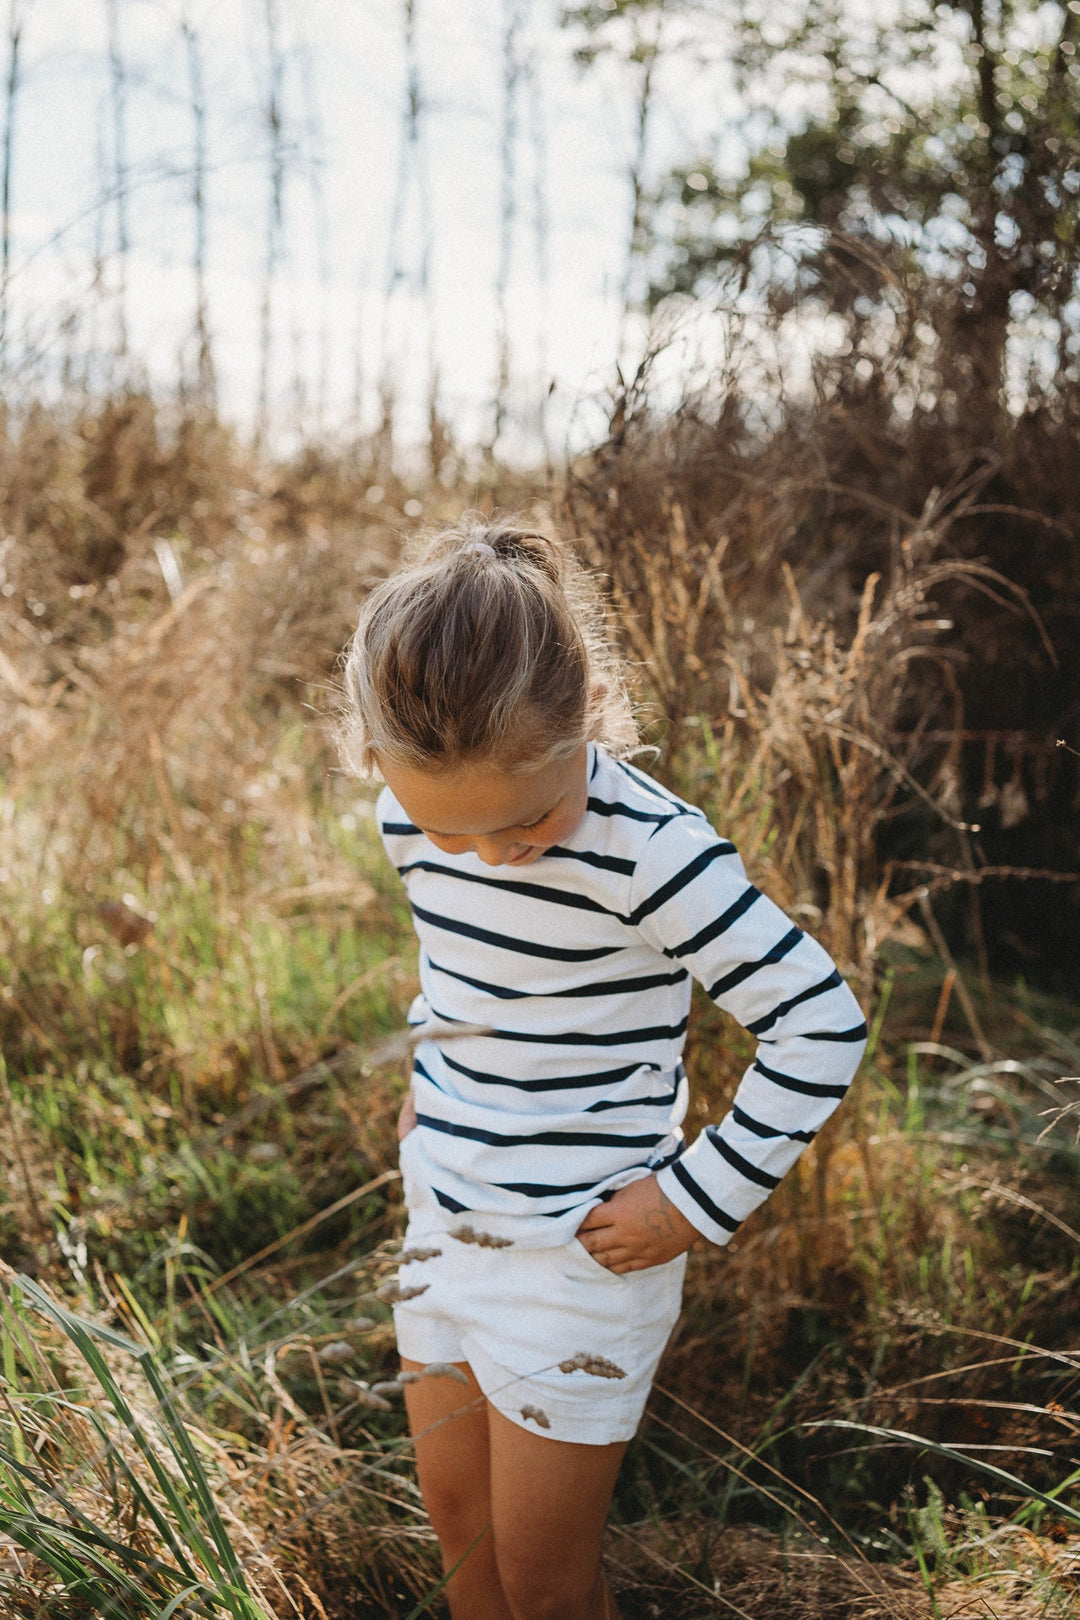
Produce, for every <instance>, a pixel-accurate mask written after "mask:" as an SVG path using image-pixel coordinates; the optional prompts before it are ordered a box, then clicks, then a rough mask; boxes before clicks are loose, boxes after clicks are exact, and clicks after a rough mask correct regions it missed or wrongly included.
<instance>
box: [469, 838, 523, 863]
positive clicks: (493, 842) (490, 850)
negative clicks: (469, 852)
mask: <svg viewBox="0 0 1080 1620" xmlns="http://www.w3.org/2000/svg"><path fill="white" fill-rule="evenodd" d="M473 848H474V850H475V851H476V853H477V855H478V856H479V857H480V859H481V860H482V861H483V862H484V865H485V866H501V865H502V864H503V862H504V861H505V860H507V859H508V857H509V856H511V855H513V854H514V853H515V852H516V850H517V848H518V845H517V842H516V841H515V840H514V839H513V838H503V837H501V836H498V835H493V836H490V837H488V836H485V837H483V838H477V839H476V840H475V842H474V844H473Z"/></svg>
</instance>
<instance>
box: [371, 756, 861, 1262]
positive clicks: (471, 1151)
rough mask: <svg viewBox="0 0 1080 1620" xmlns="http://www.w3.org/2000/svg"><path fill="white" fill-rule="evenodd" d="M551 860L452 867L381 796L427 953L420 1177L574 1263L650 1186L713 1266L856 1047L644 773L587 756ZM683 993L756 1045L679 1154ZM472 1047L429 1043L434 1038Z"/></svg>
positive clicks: (465, 1212) (857, 1019)
mask: <svg viewBox="0 0 1080 1620" xmlns="http://www.w3.org/2000/svg"><path fill="white" fill-rule="evenodd" d="M588 771H589V798H588V808H587V810H586V813H585V816H584V817H583V819H582V821H581V822H580V824H579V825H578V827H577V828H576V830H575V831H574V833H573V835H572V836H571V837H570V838H569V839H568V840H567V842H566V843H565V845H561V846H556V847H555V848H553V849H550V850H548V851H547V852H546V853H545V854H544V855H542V856H541V857H540V859H539V860H537V861H535V862H534V863H532V864H531V865H528V866H524V867H517V868H515V867H510V866H488V865H485V864H484V862H483V861H481V860H480V859H479V857H478V856H476V855H472V854H468V855H446V854H443V853H442V852H441V851H440V850H438V849H436V847H435V846H434V844H432V843H431V842H430V841H429V839H428V838H427V837H425V835H424V834H423V833H421V832H419V831H418V830H417V828H416V827H414V826H413V825H412V824H411V823H410V822H409V821H408V818H407V817H406V815H405V813H404V811H403V810H402V809H401V806H400V805H399V804H398V803H397V801H396V800H395V799H394V797H393V795H392V794H391V793H390V790H389V789H388V788H385V789H384V790H383V792H382V793H381V794H380V796H379V801H378V807H377V814H378V821H379V829H380V832H381V834H382V838H383V841H384V843H385V846H386V849H387V853H388V854H389V856H390V859H391V861H392V862H393V863H394V865H395V866H396V867H397V869H398V871H399V872H400V874H401V876H402V878H403V880H404V883H405V888H406V892H407V894H408V898H409V903H410V906H411V908H412V915H413V921H414V924H415V927H416V932H417V935H418V937H419V941H420V983H421V987H422V988H421V993H420V995H419V996H418V997H417V999H416V1001H415V1002H414V1004H413V1007H412V1009H411V1011H410V1022H411V1023H412V1024H413V1025H424V1024H429V1023H430V1024H432V1025H433V1036H434V1038H433V1039H431V1040H427V1041H424V1042H422V1043H421V1044H420V1045H419V1046H418V1047H417V1049H416V1055H415V1060H414V1072H413V1094H414V1098H415V1103H416V1111H417V1117H418V1121H419V1123H418V1126H417V1131H416V1141H415V1142H414V1143H413V1145H412V1150H411V1157H410V1163H411V1166H412V1167H413V1169H414V1170H415V1172H416V1173H417V1174H419V1175H421V1176H422V1177H423V1179H424V1181H425V1183H426V1185H427V1186H428V1187H429V1188H430V1189H431V1191H432V1193H433V1194H434V1197H435V1199H436V1200H437V1202H438V1203H439V1205H440V1206H441V1208H442V1209H444V1210H445V1211H446V1212H447V1214H448V1216H449V1217H450V1221H449V1224H450V1225H451V1227H452V1226H453V1224H454V1220H455V1218H457V1219H458V1220H459V1221H460V1223H469V1224H474V1225H475V1224H476V1222H475V1221H474V1220H473V1219H472V1218H473V1217H477V1216H478V1217H482V1220H481V1222H480V1224H481V1225H482V1227H483V1229H484V1230H485V1231H488V1232H491V1233H492V1234H494V1235H498V1236H505V1237H509V1238H512V1239H513V1240H514V1242H516V1243H519V1244H521V1245H523V1246H524V1247H533V1248H539V1247H547V1246H549V1245H554V1244H559V1243H565V1242H568V1241H569V1239H570V1238H571V1237H572V1236H573V1234H574V1232H575V1231H576V1230H577V1228H578V1226H579V1225H580V1223H581V1221H582V1220H583V1219H584V1217H585V1215H586V1213H587V1212H588V1210H589V1209H591V1208H592V1207H593V1206H594V1205H596V1204H597V1203H599V1202H600V1201H601V1199H602V1197H603V1195H604V1194H605V1193H608V1192H610V1191H613V1190H614V1189H616V1188H618V1187H621V1186H625V1185H626V1184H627V1183H628V1182H631V1181H634V1180H636V1179H638V1178H639V1177H641V1176H645V1175H648V1174H649V1173H650V1172H651V1171H652V1170H654V1169H658V1170H659V1181H660V1185H661V1186H662V1188H663V1190H664V1192H665V1193H666V1194H667V1196H668V1197H669V1198H670V1199H671V1201H672V1203H673V1204H675V1205H676V1206H677V1208H678V1209H680V1210H681V1211H682V1213H683V1214H684V1215H685V1216H686V1217H687V1219H688V1220H689V1221H691V1222H692V1223H693V1225H694V1226H695V1227H697V1229H698V1230H699V1231H700V1232H702V1233H703V1234H704V1235H705V1237H707V1238H709V1239H710V1240H711V1241H712V1242H714V1243H726V1242H727V1241H728V1240H729V1239H730V1237H731V1235H732V1233H733V1232H734V1231H735V1230H736V1229H737V1227H738V1226H739V1224H740V1222H742V1221H743V1220H745V1219H746V1217H747V1216H748V1215H749V1214H750V1213H751V1212H752V1211H753V1210H754V1209H756V1208H757V1206H758V1205H759V1204H760V1203H762V1202H763V1200H764V1199H765V1198H766V1197H767V1196H768V1194H769V1192H770V1190H771V1189H772V1188H773V1187H774V1186H775V1185H776V1183H777V1181H778V1180H779V1179H780V1177H781V1176H782V1175H784V1173H785V1172H786V1171H787V1170H789V1169H790V1167H791V1166H792V1164H794V1162H795V1160H796V1159H797V1158H798V1157H799V1154H800V1153H801V1152H802V1151H803V1149H804V1147H805V1146H806V1144H807V1143H808V1142H809V1141H811V1140H812V1138H813V1136H814V1135H815V1133H816V1132H817V1131H818V1130H820V1128H821V1126H822V1125H823V1124H824V1122H825V1120H826V1119H827V1118H828V1116H829V1115H830V1114H831V1113H832V1112H833V1110H834V1108H835V1107H836V1106H837V1104H838V1102H839V1101H840V1099H841V1098H842V1097H843V1095H844V1092H845V1091H846V1089H847V1087H848V1085H849V1083H850V1081H851V1079H852V1077H853V1076H854V1073H855V1070H856V1068H857V1067H858V1062H859V1058H860V1057H861V1055H862V1051H863V1047H864V1045H865V1039H866V1025H865V1022H864V1020H863V1015H862V1012H861V1011H860V1009H859V1006H858V1003H857V1002H856V1001H855V998H854V996H853V995H852V994H851V991H850V990H849V989H848V988H847V986H846V985H845V984H844V983H843V981H842V980H841V978H840V975H839V973H838V972H837V970H836V968H835V966H834V965H833V963H832V961H831V959H830V958H829V956H828V955H827V953H826V952H825V951H824V950H823V949H822V948H821V946H820V945H818V944H817V942H816V941H815V940H813V939H811V938H810V937H809V935H807V934H805V933H803V932H802V930H801V929H799V928H797V927H795V926H794V925H793V924H792V922H791V920H790V919H789V918H788V917H786V916H785V915H784V913H783V912H782V911H780V910H779V909H778V907H776V906H775V905H774V904H773V903H772V901H770V900H769V899H767V898H766V897H765V896H764V895H763V894H761V893H760V891H759V890H758V889H756V888H755V887H754V886H753V885H752V884H751V883H749V882H748V880H747V877H746V874H745V871H744V869H743V865H742V862H741V860H740V859H739V856H738V853H737V852H736V850H735V848H734V846H733V845H732V844H730V843H729V842H728V841H727V840H726V839H724V838H722V837H721V836H720V835H719V834H718V833H716V832H715V831H714V830H713V828H712V827H711V826H710V825H709V822H708V821H707V819H706V818H705V816H704V815H703V814H702V812H701V811H700V810H697V809H695V808H694V807H693V806H692V805H689V804H686V803H685V802H684V801H683V800H681V799H679V798H677V797H676V796H675V795H674V794H673V793H670V792H668V790H667V789H666V788H664V787H661V786H660V784H659V783H657V782H654V781H653V780H652V779H651V778H650V777H649V776H647V775H645V773H644V772H642V771H640V770H637V769H636V768H635V767H634V766H632V765H628V764H626V763H624V762H621V761H618V760H615V759H612V758H611V757H610V756H609V755H607V754H606V753H604V752H603V751H602V750H601V749H598V748H594V747H592V746H590V748H589V752H588ZM691 975H692V976H693V977H694V978H696V979H697V980H698V981H699V982H700V983H701V984H702V985H703V986H704V987H705V990H706V991H707V993H708V994H709V995H710V996H711V997H712V999H713V1000H714V1001H715V1002H716V1004H717V1005H718V1006H719V1007H721V1008H722V1009H723V1010H724V1011H725V1012H728V1013H730V1014H731V1016H732V1017H734V1018H736V1019H737V1020H738V1021H739V1022H740V1023H741V1024H743V1025H744V1026H745V1027H746V1028H747V1029H748V1030H750V1031H751V1033H753V1034H754V1035H755V1036H756V1037H757V1041H758V1046H757V1051H756V1054H755V1059H754V1062H753V1063H752V1064H751V1065H750V1067H749V1068H748V1069H747V1070H746V1073H745V1074H744V1076H743V1078H742V1080H741V1081H740V1084H739V1086H738V1089H737V1091H736V1093H735V1097H734V1099H733V1102H732V1106H731V1109H730V1111H729V1112H728V1113H727V1114H726V1115H725V1117H724V1118H723V1120H722V1121H721V1122H720V1123H719V1124H714V1125H709V1126H708V1127H707V1128H706V1129H705V1130H703V1131H702V1132H701V1134H700V1135H699V1136H698V1138H697V1140H696V1141H695V1142H694V1143H693V1144H692V1145H691V1146H689V1147H687V1146H686V1143H685V1140H684V1138H683V1133H682V1130H681V1125H682V1121H683V1119H684V1117H685V1115H686V1109H687V1100H688V1099H687V1083H686V1077H685V1074H684V1073H683V1068H682V1062H681V1058H682V1049H683V1042H684V1038H685V1033H686V1025H687V1018H688V1015H689V1010H690V988H691ZM456 1023H462V1024H469V1025H475V1026H481V1027H482V1030H483V1032H482V1033H474V1034H467V1035H461V1036H455V1037H454V1038H453V1039H440V1038H439V1033H438V1032H439V1026H446V1025H453V1024H456Z"/></svg>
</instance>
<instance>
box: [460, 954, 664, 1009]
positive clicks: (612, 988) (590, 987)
mask: <svg viewBox="0 0 1080 1620" xmlns="http://www.w3.org/2000/svg"><path fill="white" fill-rule="evenodd" d="M428 965H429V967H432V968H434V969H435V971H436V973H444V974H445V975H446V977H447V978H448V979H456V980H457V981H458V982H459V983H460V984H471V985H472V987H473V989H474V990H484V991H486V993H487V994H488V995H489V996H497V997H498V998H499V1000H500V1001H525V1000H528V999H533V998H539V999H541V1000H547V999H548V998H549V997H550V998H551V999H552V1000H554V1001H566V1000H571V999H573V998H575V997H578V998H580V997H582V996H588V997H592V996H618V995H623V994H624V993H631V992H633V993H638V992H640V991H642V990H655V989H656V988H657V986H658V985H666V984H679V983H680V982H681V980H683V979H685V978H687V976H688V975H687V972H686V969H685V968H676V969H674V971H673V972H671V973H650V974H647V975H645V976H643V977H641V978H636V979H600V980H599V981H598V982H597V983H596V984H575V985H573V986H572V987H571V989H569V990H512V989H510V988H509V987H508V986H506V985H501V984H490V983H489V982H488V980H487V979H474V978H472V977H471V976H470V975H469V974H468V973H455V972H454V969H453V968H448V967H443V965H442V963H441V962H436V961H435V960H434V959H433V958H432V957H430V956H429V957H428Z"/></svg>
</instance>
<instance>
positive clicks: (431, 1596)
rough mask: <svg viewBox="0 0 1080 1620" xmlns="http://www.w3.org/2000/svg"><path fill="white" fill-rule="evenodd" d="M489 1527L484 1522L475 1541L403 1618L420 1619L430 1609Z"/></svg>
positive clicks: (471, 1542)
mask: <svg viewBox="0 0 1080 1620" xmlns="http://www.w3.org/2000/svg"><path fill="white" fill-rule="evenodd" d="M490 1529H491V1526H490V1524H485V1526H484V1528H483V1529H482V1530H481V1532H480V1534H479V1535H478V1536H477V1537H476V1539H475V1541H470V1543H469V1545H468V1546H467V1547H466V1549H465V1551H464V1552H463V1553H462V1555H461V1557H460V1558H459V1559H458V1561H457V1563H456V1564H455V1565H454V1567H453V1569H448V1570H447V1572H446V1574H445V1575H444V1576H443V1578H442V1580H441V1581H439V1582H438V1583H437V1584H436V1585H435V1586H433V1587H432V1588H431V1591H430V1592H429V1593H428V1594H427V1596H426V1597H425V1598H423V1599H421V1601H420V1602H419V1603H418V1604H417V1605H416V1608H415V1609H410V1610H409V1613H408V1614H407V1615H406V1616H405V1620H420V1616H421V1615H422V1614H425V1613H426V1612H427V1610H428V1609H430V1607H431V1605H432V1604H433V1603H434V1601H435V1599H436V1598H437V1597H438V1595H439V1593H440V1592H441V1591H442V1590H443V1588H444V1587H445V1586H446V1583H447V1582H448V1581H452V1580H453V1578H454V1576H455V1575H456V1574H457V1572H458V1570H459V1569H460V1568H461V1566H462V1564H463V1563H464V1562H465V1560H466V1558H468V1556H469V1554H470V1553H471V1552H472V1551H473V1549H474V1547H478V1546H479V1545H480V1543H481V1542H482V1541H483V1539H484V1537H485V1536H486V1535H487V1533H488V1531H489V1530H490Z"/></svg>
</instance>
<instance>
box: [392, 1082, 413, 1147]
mask: <svg viewBox="0 0 1080 1620" xmlns="http://www.w3.org/2000/svg"><path fill="white" fill-rule="evenodd" d="M415 1129H416V1104H415V1103H414V1102H413V1094H412V1091H411V1090H409V1091H407V1092H406V1093H405V1101H404V1102H403V1103H402V1105H401V1110H400V1112H399V1114H398V1117H397V1139H398V1141H399V1142H404V1140H405V1138H406V1137H407V1136H408V1134H409V1132H410V1131H415Z"/></svg>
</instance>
